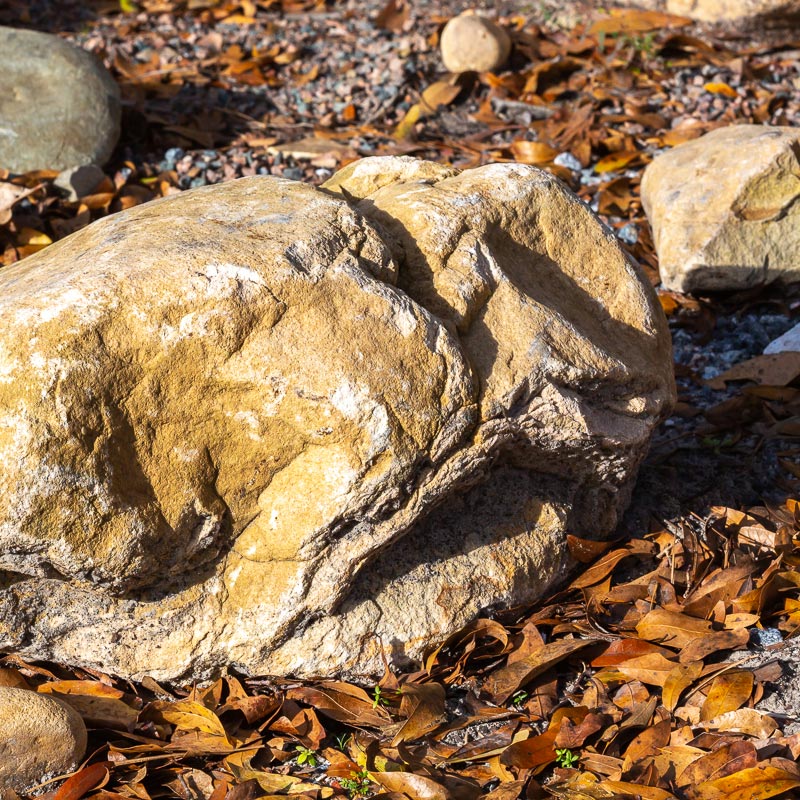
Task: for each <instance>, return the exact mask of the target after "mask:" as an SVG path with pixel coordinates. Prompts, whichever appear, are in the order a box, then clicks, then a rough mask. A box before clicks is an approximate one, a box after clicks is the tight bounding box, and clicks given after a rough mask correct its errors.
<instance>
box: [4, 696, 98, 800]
mask: <svg viewBox="0 0 800 800" xmlns="http://www.w3.org/2000/svg"><path fill="white" fill-rule="evenodd" d="M85 752H86V726H85V725H84V723H83V720H82V719H81V717H80V715H79V714H78V712H77V711H75V710H74V709H72V708H70V706H68V705H67V704H66V703H62V702H61V701H60V700H57V699H56V698H54V697H50V696H48V695H42V694H37V693H36V692H33V691H30V690H28V689H14V688H9V687H7V686H0V793H2V790H3V789H13V790H14V791H17V792H26V791H29V790H30V789H33V788H34V787H35V786H37V785H38V784H40V783H43V782H44V781H46V780H49V779H50V778H55V777H57V776H59V775H64V774H67V773H69V772H72V771H73V770H74V769H75V768H76V767H77V766H78V764H79V763H80V761H81V759H82V758H83V756H84V753H85Z"/></svg>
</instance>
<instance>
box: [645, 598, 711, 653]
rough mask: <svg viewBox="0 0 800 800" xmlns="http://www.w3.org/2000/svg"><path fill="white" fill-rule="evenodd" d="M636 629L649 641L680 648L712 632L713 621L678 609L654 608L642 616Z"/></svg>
mask: <svg viewBox="0 0 800 800" xmlns="http://www.w3.org/2000/svg"><path fill="white" fill-rule="evenodd" d="M636 631H637V633H638V634H639V636H641V637H642V639H645V640H647V641H648V642H658V644H662V645H664V646H666V647H673V648H675V649H676V650H680V649H681V648H683V647H686V646H687V645H688V644H690V643H691V642H693V641H694V640H695V639H698V638H700V637H701V636H705V635H707V634H709V633H711V623H710V622H708V620H704V619H696V618H695V617H689V616H687V615H686V614H681V613H679V612H677V611H667V610H665V609H663V608H654V609H653V610H652V611H649V612H648V613H647V614H645V615H644V617H642V619H641V620H640V621H639V623H638V625H637V626H636Z"/></svg>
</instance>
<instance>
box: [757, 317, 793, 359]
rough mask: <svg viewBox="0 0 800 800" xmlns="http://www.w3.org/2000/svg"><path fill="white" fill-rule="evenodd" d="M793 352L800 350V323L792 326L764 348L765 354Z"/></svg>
mask: <svg viewBox="0 0 800 800" xmlns="http://www.w3.org/2000/svg"><path fill="white" fill-rule="evenodd" d="M793 352H794V353H798V352H800V324H798V325H795V326H794V327H793V328H790V329H789V330H788V331H786V333H784V334H783V336H779V337H778V338H777V339H774V340H773V341H771V342H770V343H769V344H768V345H767V346H766V347H765V348H764V355H765V356H769V355H773V354H774V353H793Z"/></svg>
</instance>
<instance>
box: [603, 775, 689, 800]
mask: <svg viewBox="0 0 800 800" xmlns="http://www.w3.org/2000/svg"><path fill="white" fill-rule="evenodd" d="M598 786H599V787H601V788H602V789H607V790H608V791H609V792H611V795H610V796H611V797H612V798H613V797H630V798H634V797H635V798H637V800H638V799H639V798H641V800H676V798H675V795H674V794H673V793H672V792H668V791H667V790H666V789H659V788H658V787H657V786H642V785H641V784H640V783H630V782H628V781H612V780H608V779H606V780H604V781H601V782H600V783H599V784H598Z"/></svg>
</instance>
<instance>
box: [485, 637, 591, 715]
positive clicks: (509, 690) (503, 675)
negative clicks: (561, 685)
mask: <svg viewBox="0 0 800 800" xmlns="http://www.w3.org/2000/svg"><path fill="white" fill-rule="evenodd" d="M596 641H597V639H560V640H559V641H556V642H550V643H549V644H546V645H545V646H544V647H541V648H539V649H538V650H534V651H533V652H532V653H531V654H530V655H529V656H528V657H527V658H523V659H520V660H519V661H515V662H514V663H513V664H507V665H506V666H505V667H501V668H500V669H499V670H497V671H495V672H493V673H492V674H491V675H490V676H489V678H488V679H487V680H486V682H485V683H484V689H485V690H486V691H487V692H488V693H489V694H490V695H491V697H492V700H493V701H494V702H495V703H497V704H503V703H505V702H506V701H507V700H508V698H509V697H511V695H512V694H514V692H516V691H517V689H519V688H520V686H524V685H525V684H526V683H528V681H530V680H532V679H533V678H535V677H536V676H537V675H541V674H542V673H543V672H544V671H545V670H548V669H550V667H552V666H554V665H555V664H558V662H559V661H563V660H564V659H565V658H567V657H569V656H571V655H572V654H573V653H577V652H578V651H579V650H583V649H584V648H586V647H588V646H589V645H591V644H594V643H595V642H596Z"/></svg>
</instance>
